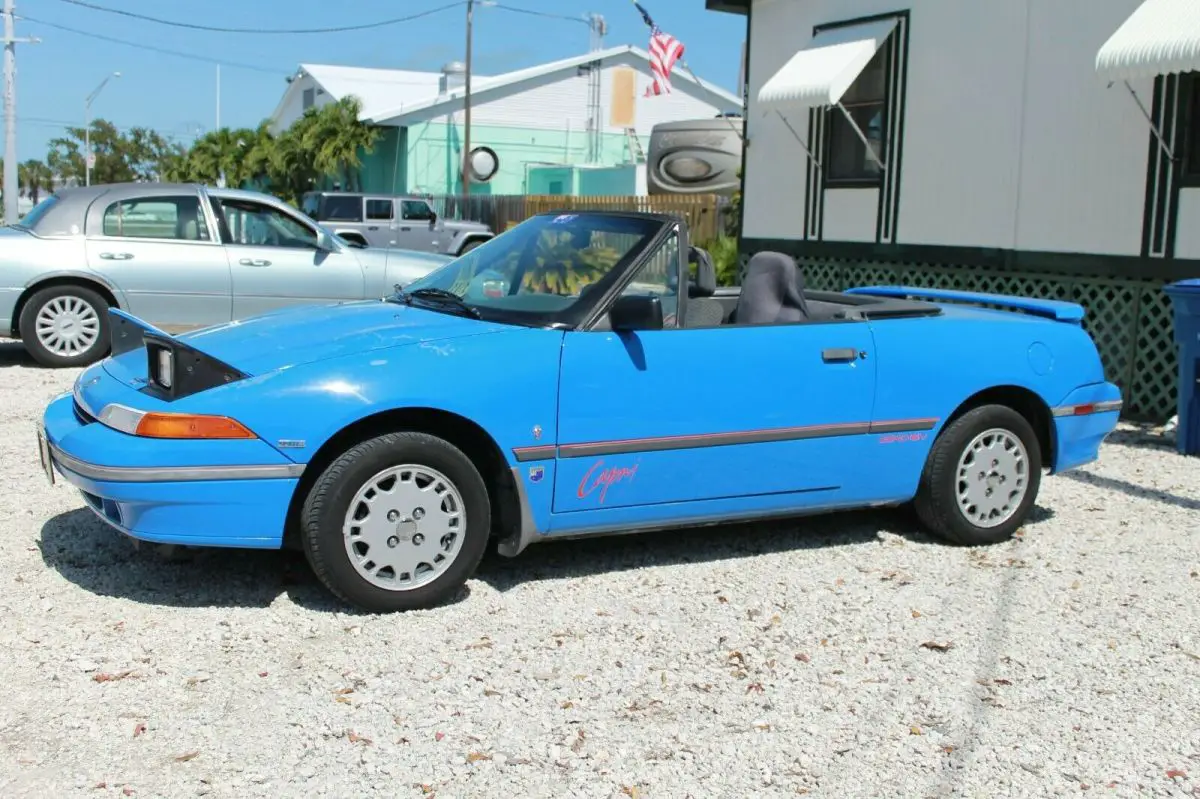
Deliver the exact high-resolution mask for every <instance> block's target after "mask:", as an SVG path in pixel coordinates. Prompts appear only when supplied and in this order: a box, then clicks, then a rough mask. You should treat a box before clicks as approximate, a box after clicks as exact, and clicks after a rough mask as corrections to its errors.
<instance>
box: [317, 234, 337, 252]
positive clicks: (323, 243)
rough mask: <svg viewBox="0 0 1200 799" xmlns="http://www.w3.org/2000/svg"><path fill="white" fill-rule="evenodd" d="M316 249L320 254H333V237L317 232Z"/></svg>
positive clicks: (334, 247)
mask: <svg viewBox="0 0 1200 799" xmlns="http://www.w3.org/2000/svg"><path fill="white" fill-rule="evenodd" d="M317 249H318V250H321V251H322V252H334V251H335V250H337V245H336V244H334V243H333V236H330V235H329V234H328V233H326V232H325V231H324V230H318V231H317Z"/></svg>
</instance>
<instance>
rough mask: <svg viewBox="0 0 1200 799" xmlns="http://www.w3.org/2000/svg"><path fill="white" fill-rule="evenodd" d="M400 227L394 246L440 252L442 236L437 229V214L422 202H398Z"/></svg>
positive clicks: (403, 200)
mask: <svg viewBox="0 0 1200 799" xmlns="http://www.w3.org/2000/svg"><path fill="white" fill-rule="evenodd" d="M399 204H400V227H399V230H398V231H397V236H396V242H397V243H396V246H397V247H403V248H405V249H408V250H425V251H427V252H440V251H441V245H442V244H443V242H442V241H441V238H442V234H441V232H440V231H439V230H438V229H437V228H438V225H437V214H435V213H434V211H433V208H431V207H430V206H429V203H427V202H425V201H424V200H405V199H402V200H400V203H399Z"/></svg>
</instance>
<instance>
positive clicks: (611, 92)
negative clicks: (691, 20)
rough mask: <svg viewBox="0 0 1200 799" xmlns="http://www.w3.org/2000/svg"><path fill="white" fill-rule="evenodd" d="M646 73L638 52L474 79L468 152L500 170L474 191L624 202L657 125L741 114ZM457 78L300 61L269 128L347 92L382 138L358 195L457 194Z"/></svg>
mask: <svg viewBox="0 0 1200 799" xmlns="http://www.w3.org/2000/svg"><path fill="white" fill-rule="evenodd" d="M649 64H650V62H649V55H648V54H647V53H646V52H645V51H644V50H641V49H639V48H637V47H632V46H620V47H611V48H607V49H604V50H597V51H593V52H589V53H584V54H582V55H578V56H574V57H572V58H567V59H563V60H561V61H554V62H551V63H548V64H542V65H540V66H535V67H530V68H527V69H521V70H517V71H514V72H508V73H505V74H502V75H494V76H485V75H478V74H475V75H472V79H471V84H472V85H471V149H472V150H474V149H475V148H477V147H481V146H482V147H487V148H489V149H490V150H491V151H492V152H493V153H494V154H495V156H496V158H497V160H498V162H499V169H498V171H497V172H496V174H495V176H494V177H492V178H491V179H490V180H487V181H479V182H474V181H473V182H472V191H477V192H480V193H492V194H523V193H526V192H529V193H563V194H572V193H575V194H632V193H634V188H635V175H636V174H638V173H639V172H640V177H639V178H638V184H639V185H640V186H644V183H645V179H644V147H645V142H648V140H649V137H650V132H651V129H652V128H653V127H654V126H655V125H656V124H658V123H659V122H670V121H675V120H681V119H695V118H697V117H715V116H716V115H717V114H718V113H722V112H726V111H730V110H734V109H737V108H738V107H740V105H741V100H740V99H739V98H738V96H737V95H736V94H734V93H732V92H729V91H727V90H725V89H721V88H719V87H717V86H715V85H713V84H711V83H708V82H704V81H697V80H696V79H694V78H693V77H692V76H691V75H690V74H689V73H687V72H685V71H683V70H682V69H680V68H678V67H677V68H676V69H675V71H674V73H673V75H672V78H671V82H672V88H673V91H672V92H671V93H670V94H668V95H661V96H657V97H644V96H643V94H644V91H645V89H646V88H647V87H648V86H649V85H650V84H651V82H652V79H653V78H652V74H651V72H650V65H649ZM464 80H465V69H464V68H463V67H462V65H461V64H459V63H457V62H454V63H451V64H448V65H446V67H444V68H443V70H442V71H441V72H413V71H408V70H390V69H365V68H360V67H346V66H333V65H326V64H302V65H300V68H299V70H298V71H297V72H296V73H295V75H293V76H292V78H291V79H290V80H289V84H288V88H287V90H286V91H285V92H284V94H283V97H282V98H281V99H280V102H279V105H278V107H277V108H276V109H275V112H274V113H273V114H272V116H271V120H272V123H273V127H274V128H275V129H276V130H280V129H282V128H285V127H287V126H288V125H290V124H291V123H292V122H293V121H294V120H295V119H296V118H298V117H299V116H300V115H301V114H302V113H303V112H304V109H306V108H308V107H310V106H314V105H321V104H324V103H327V102H330V101H331V100H338V99H341V98H342V97H345V96H347V95H356V96H358V97H359V99H360V100H361V101H362V106H363V107H362V113H361V119H362V120H363V121H365V122H368V123H371V124H373V125H377V126H380V127H381V128H383V129H384V135H383V136H382V137H381V139H380V143H379V144H378V145H377V146H376V148H375V150H374V152H373V153H372V154H371V155H370V156H369V157H368V158H367V159H366V162H365V164H364V170H363V182H364V188H365V189H367V190H370V191H396V192H407V191H414V192H418V191H419V192H428V193H432V194H454V193H457V192H458V191H460V187H459V176H458V164H460V163H461V158H462V155H461V153H462V142H463V132H464V131H463V127H464V126H463V121H464V104H463V95H464V91H465V86H464ZM556 175H557V176H558V177H555V176H556ZM539 182H540V183H541V184H542V185H540V186H539V185H537V184H539ZM555 187H556V188H557V189H558V190H557V191H550V189H551V188H555ZM642 193H644V191H643V192H642Z"/></svg>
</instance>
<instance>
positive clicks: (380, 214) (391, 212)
mask: <svg viewBox="0 0 1200 799" xmlns="http://www.w3.org/2000/svg"><path fill="white" fill-rule="evenodd" d="M363 220H364V222H365V225H364V227H363V237H364V238H366V240H367V245H368V246H370V247H395V246H397V245H396V235H397V233H399V227H400V226H399V225H398V224H397V220H396V201H395V200H394V199H393V198H391V197H364V198H363Z"/></svg>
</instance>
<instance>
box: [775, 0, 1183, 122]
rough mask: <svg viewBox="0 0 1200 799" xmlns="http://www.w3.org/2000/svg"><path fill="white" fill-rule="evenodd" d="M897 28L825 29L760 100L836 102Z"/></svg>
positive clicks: (789, 104) (883, 24) (786, 106)
mask: <svg viewBox="0 0 1200 799" xmlns="http://www.w3.org/2000/svg"><path fill="white" fill-rule="evenodd" d="M1192 2H1196V3H1200V0H1192ZM895 27H896V18H895V17H891V18H889V19H885V20H879V21H876V22H864V23H862V24H861V25H846V26H844V27H838V28H829V29H827V30H824V31H821V32H820V33H818V34H817V35H816V36H814V37H813V38H812V39H811V40H810V41H809V43H808V44H807V45H806V46H805V47H804V49H802V50H800V52H798V53H796V54H795V55H794V56H792V57H791V58H790V59H789V60H788V62H787V63H786V64H784V65H783V67H781V68H780V70H779V71H778V72H776V73H775V74H774V75H772V76H771V77H770V78H769V79H768V80H767V82H766V83H764V84H763V87H762V88H761V89H759V91H758V102H759V103H760V104H761V105H762V106H763V107H764V108H774V109H778V110H803V109H806V108H812V107H814V106H823V105H836V104H837V103H838V101H840V100H841V99H842V95H843V94H845V93H846V90H847V89H849V88H850V86H851V85H852V84H853V83H854V81H855V80H857V79H858V76H859V75H860V74H862V71H863V70H864V69H866V68H867V64H869V63H870V62H871V59H872V58H874V57H875V53H876V52H878V50H879V48H880V47H882V46H883V43H884V42H885V41H887V37H888V35H889V34H890V33H891V32H892V29H893V28H895Z"/></svg>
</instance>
